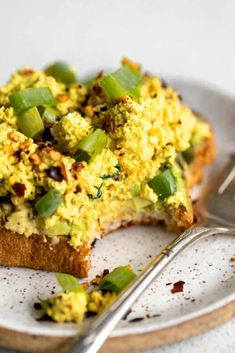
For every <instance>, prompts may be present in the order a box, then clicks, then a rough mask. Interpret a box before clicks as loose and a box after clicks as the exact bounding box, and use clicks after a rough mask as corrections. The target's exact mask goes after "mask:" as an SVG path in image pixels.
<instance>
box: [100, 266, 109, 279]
mask: <svg viewBox="0 0 235 353" xmlns="http://www.w3.org/2000/svg"><path fill="white" fill-rule="evenodd" d="M108 274H109V269H108V268H105V269H104V271H103V274H102V278H103V277H104V276H107V275H108Z"/></svg>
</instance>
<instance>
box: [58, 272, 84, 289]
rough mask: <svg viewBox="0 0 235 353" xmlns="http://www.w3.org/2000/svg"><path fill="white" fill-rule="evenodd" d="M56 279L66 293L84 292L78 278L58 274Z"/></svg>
mask: <svg viewBox="0 0 235 353" xmlns="http://www.w3.org/2000/svg"><path fill="white" fill-rule="evenodd" d="M56 279H57V281H58V282H59V284H60V286H61V287H62V289H63V290H64V291H68V292H70V291H77V290H82V291H84V289H83V288H82V286H80V284H79V283H78V280H77V278H75V277H74V276H71V275H68V274H65V273H57V274H56Z"/></svg>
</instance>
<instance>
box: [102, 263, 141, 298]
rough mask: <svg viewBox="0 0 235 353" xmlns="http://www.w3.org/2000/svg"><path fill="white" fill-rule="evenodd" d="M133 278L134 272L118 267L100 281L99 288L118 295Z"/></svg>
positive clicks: (124, 267)
mask: <svg viewBox="0 0 235 353" xmlns="http://www.w3.org/2000/svg"><path fill="white" fill-rule="evenodd" d="M135 277H136V275H135V274H134V272H133V271H131V270H130V269H129V268H128V267H126V266H120V267H117V268H115V269H114V270H113V271H112V272H110V273H109V274H108V275H107V276H105V277H103V278H102V279H101V281H100V283H99V288H100V289H103V290H107V291H113V292H115V293H120V292H121V291H122V290H123V289H124V288H125V287H126V286H127V285H128V284H129V283H130V282H132V281H133V279H134V278H135Z"/></svg>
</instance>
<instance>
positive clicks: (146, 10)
mask: <svg viewBox="0 0 235 353" xmlns="http://www.w3.org/2000/svg"><path fill="white" fill-rule="evenodd" d="M0 5H1V6H0V83H1V84H3V83H4V82H5V81H6V80H7V78H8V77H9V74H10V73H11V72H13V71H14V70H15V69H16V68H17V67H21V66H23V65H26V64H27V65H31V66H35V67H37V68H41V67H43V66H44V65H45V64H47V63H48V62H51V61H53V60H56V59H64V60H67V61H69V62H71V63H74V64H75V65H76V66H77V68H78V70H79V73H81V75H82V74H84V73H86V72H87V71H90V70H92V69H94V68H100V67H102V66H105V67H107V66H117V65H118V63H119V61H120V58H121V57H122V56H123V55H126V56H129V57H131V58H133V59H135V60H136V61H138V62H141V63H143V65H144V68H145V69H146V70H149V71H151V70H152V71H154V72H157V73H160V74H161V75H163V76H164V74H173V75H176V76H183V77H188V78H194V79H197V80H201V81H205V82H209V83H212V84H215V85H217V86H219V87H221V88H223V89H225V90H226V91H230V92H231V93H232V94H234V92H235V69H234V67H235V40H234V33H235V1H233V0H214V1H213V0H204V1H203V0H188V1H187V0H177V1H174V0H162V1H159V0H155V1H154V0H146V1H143V0H142V1H141V0H119V1H118V0H115V1H114V0H99V1H95V0H40V1H37V2H36V1H32V0H21V1H17V0H7V1H6V0H0ZM234 350H235V321H232V322H230V323H227V324H225V325H224V326H222V327H220V328H218V329H216V330H213V331H211V332H209V333H207V334H204V335H202V336H200V337H196V338H193V339H190V340H187V341H184V342H181V343H177V344H174V345H171V346H168V347H162V348H160V349H156V350H155V351H151V353H152V352H154V353H155V352H158V353H181V352H190V353H199V352H200V353H204V352H206V353H207V352H208V353H210V352H213V353H230V352H234ZM0 352H1V353H3V351H0ZM146 353H147V352H146ZM148 353H150V351H148Z"/></svg>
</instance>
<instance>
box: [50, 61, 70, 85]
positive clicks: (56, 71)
mask: <svg viewBox="0 0 235 353" xmlns="http://www.w3.org/2000/svg"><path fill="white" fill-rule="evenodd" d="M45 73H46V74H47V75H48V76H52V77H54V78H55V79H56V81H59V82H62V83H65V84H66V85H69V84H71V83H76V82H77V77H76V70H75V69H74V68H73V67H72V66H71V65H69V64H67V63H65V62H62V61H58V62H56V63H54V64H52V65H50V66H48V67H47V68H46V69H45Z"/></svg>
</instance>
